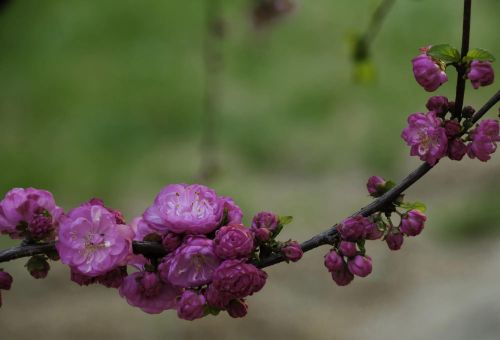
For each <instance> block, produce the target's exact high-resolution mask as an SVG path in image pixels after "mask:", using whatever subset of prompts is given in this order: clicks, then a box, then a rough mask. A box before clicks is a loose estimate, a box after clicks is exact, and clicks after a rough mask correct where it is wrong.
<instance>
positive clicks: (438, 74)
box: [412, 45, 495, 92]
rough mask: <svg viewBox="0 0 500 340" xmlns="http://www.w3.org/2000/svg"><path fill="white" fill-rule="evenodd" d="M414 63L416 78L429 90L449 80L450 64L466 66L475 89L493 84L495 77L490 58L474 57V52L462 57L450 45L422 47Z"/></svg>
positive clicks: (435, 88) (413, 60) (467, 74)
mask: <svg viewBox="0 0 500 340" xmlns="http://www.w3.org/2000/svg"><path fill="white" fill-rule="evenodd" d="M483 52H484V51H483ZM489 58H490V57H487V59H489ZM491 60H493V58H491ZM412 64H413V75H414V76H415V80H416V81H417V83H418V84H419V85H420V86H422V87H423V88H424V89H425V90H426V91H428V92H433V91H436V90H437V89H438V88H439V87H440V86H441V85H442V84H444V83H446V82H447V81H448V76H447V75H446V68H447V66H449V65H454V66H456V67H463V68H466V70H467V71H466V76H467V78H468V79H469V80H470V81H471V84H472V87H474V88H475V89H478V88H479V87H481V86H488V85H491V84H492V83H493V80H494V78H495V73H494V71H493V67H492V65H491V61H490V60H483V59H481V60H477V59H474V54H472V56H469V55H468V56H466V57H464V58H463V59H460V55H459V53H458V51H456V50H455V49H454V48H452V47H451V46H449V45H437V46H434V48H433V46H428V47H422V48H420V54H419V55H418V56H416V57H415V58H413V59H412Z"/></svg>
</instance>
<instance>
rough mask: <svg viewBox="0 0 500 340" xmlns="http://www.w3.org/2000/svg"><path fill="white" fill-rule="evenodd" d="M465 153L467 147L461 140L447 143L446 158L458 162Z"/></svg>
mask: <svg viewBox="0 0 500 340" xmlns="http://www.w3.org/2000/svg"><path fill="white" fill-rule="evenodd" d="M466 153H467V145H465V143H464V142H463V141H462V140H461V139H453V140H451V141H450V142H449V143H448V158H449V159H451V160H454V161H460V160H462V158H464V156H465V154H466Z"/></svg>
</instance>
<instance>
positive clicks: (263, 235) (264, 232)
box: [251, 228, 272, 242]
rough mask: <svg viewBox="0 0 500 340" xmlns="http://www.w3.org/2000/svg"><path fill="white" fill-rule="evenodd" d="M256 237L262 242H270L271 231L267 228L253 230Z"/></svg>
mask: <svg viewBox="0 0 500 340" xmlns="http://www.w3.org/2000/svg"><path fill="white" fill-rule="evenodd" d="M251 230H252V231H253V233H254V235H255V238H256V239H257V240H259V241H261V242H266V241H269V239H270V238H271V234H272V232H271V230H269V229H267V228H258V229H251Z"/></svg>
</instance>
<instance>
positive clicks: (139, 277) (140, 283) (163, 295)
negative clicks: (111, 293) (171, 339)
mask: <svg viewBox="0 0 500 340" xmlns="http://www.w3.org/2000/svg"><path fill="white" fill-rule="evenodd" d="M119 293H120V296H121V297H123V298H125V299H127V302H128V303H129V305H131V306H134V307H139V308H140V309H142V310H143V311H144V312H146V313H150V314H158V313H161V312H162V311H164V310H167V309H174V308H175V307H176V297H177V295H178V293H179V290H178V289H176V288H174V287H173V286H172V285H170V284H168V283H165V282H162V281H161V280H160V279H159V278H158V275H157V274H156V273H149V272H135V273H133V274H131V275H129V276H127V277H126V278H125V279H124V280H123V282H122V285H121V286H120V289H119Z"/></svg>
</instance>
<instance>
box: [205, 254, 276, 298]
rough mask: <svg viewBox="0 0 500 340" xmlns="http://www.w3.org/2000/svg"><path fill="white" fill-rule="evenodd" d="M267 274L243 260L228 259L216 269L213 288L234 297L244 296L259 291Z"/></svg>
mask: <svg viewBox="0 0 500 340" xmlns="http://www.w3.org/2000/svg"><path fill="white" fill-rule="evenodd" d="M266 279H267V274H266V273H265V272H264V271H262V270H260V269H258V268H257V267H255V266H254V265H251V264H249V263H245V262H244V261H243V260H226V261H224V262H222V264H221V265H220V266H219V267H218V268H217V269H216V270H215V272H214V275H213V281H212V285H213V288H214V289H216V290H218V291H219V293H221V294H223V295H226V296H231V297H232V298H244V297H246V296H249V295H252V294H253V293H256V292H258V291H259V290H261V289H262V287H264V284H265V283H266Z"/></svg>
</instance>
